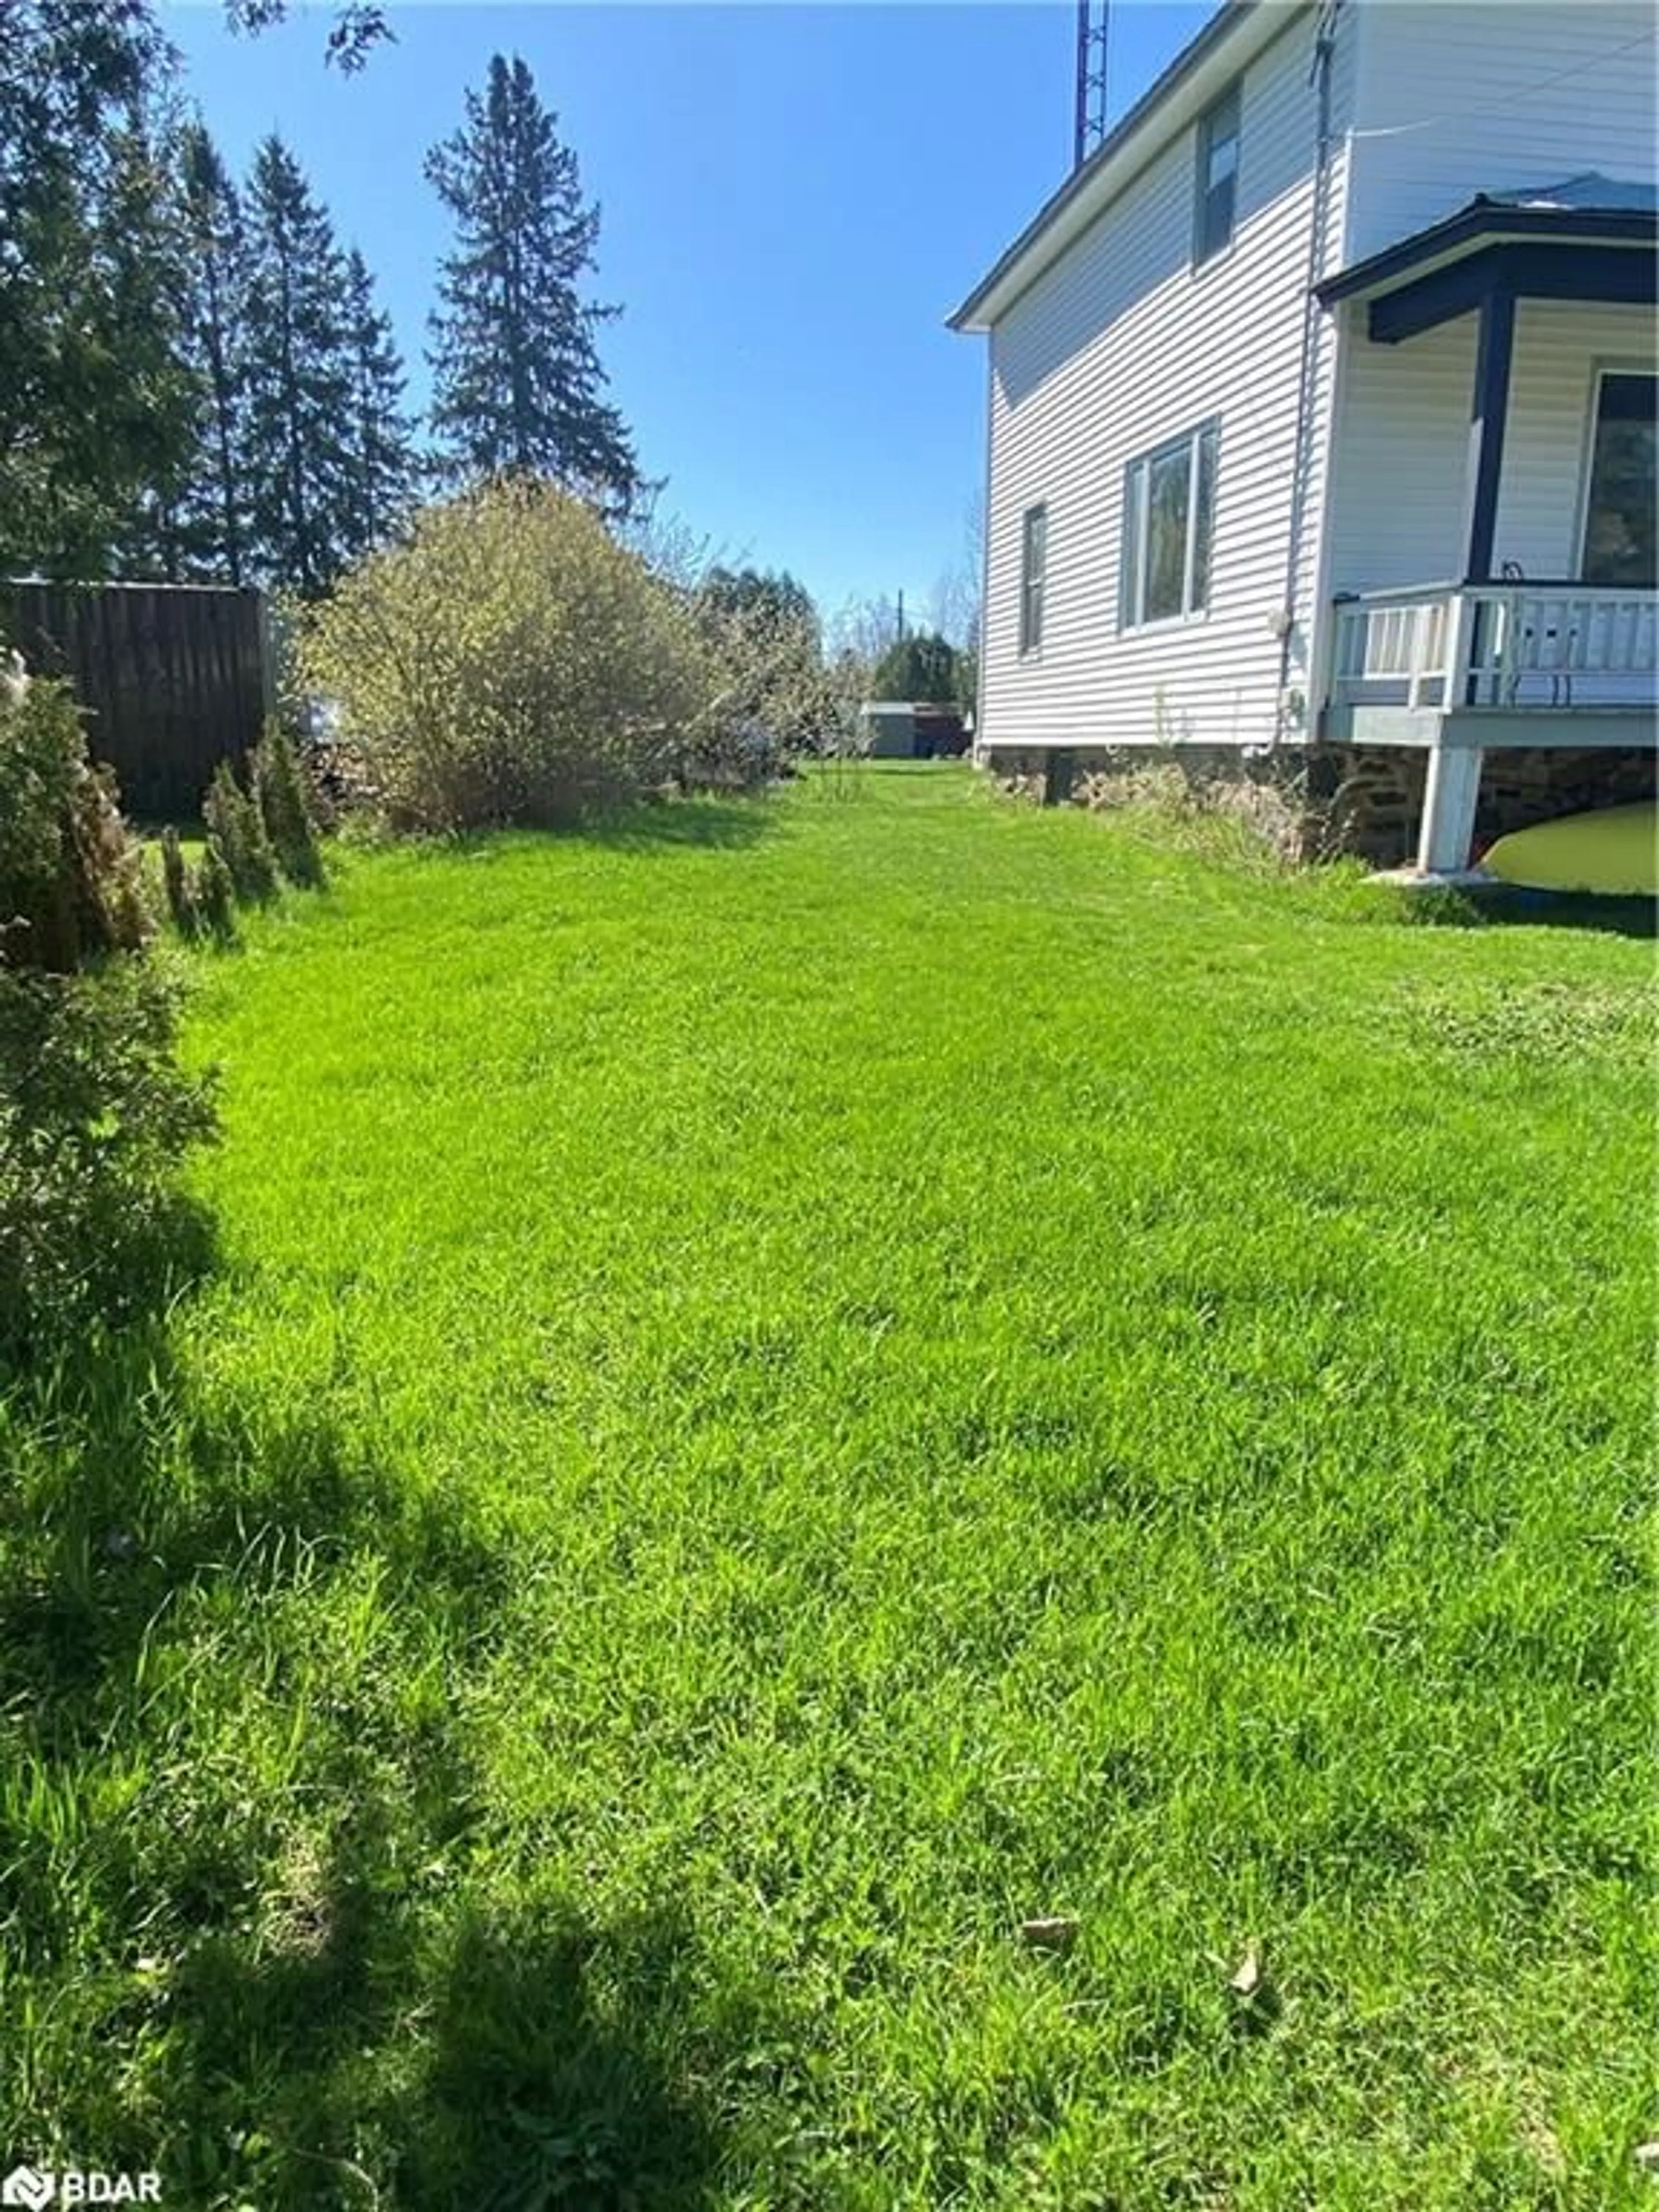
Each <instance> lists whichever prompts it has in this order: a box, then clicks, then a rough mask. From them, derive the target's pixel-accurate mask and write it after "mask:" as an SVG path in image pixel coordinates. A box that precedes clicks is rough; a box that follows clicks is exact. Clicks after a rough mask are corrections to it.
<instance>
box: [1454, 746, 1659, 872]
mask: <svg viewBox="0 0 1659 2212" xmlns="http://www.w3.org/2000/svg"><path fill="white" fill-rule="evenodd" d="M1656 769H1659V753H1656V751H1655V750H1654V749H1653V747H1652V746H1650V745H1598V746H1596V747H1595V748H1594V749H1591V748H1589V747H1586V748H1584V749H1583V750H1571V749H1570V748H1569V747H1567V746H1565V745H1533V746H1529V747H1528V749H1527V750H1525V751H1515V752H1510V751H1504V752H1490V753H1488V754H1487V755H1486V760H1485V761H1484V762H1483V763H1482V764H1481V769H1480V799H1478V800H1477V802H1476V804H1475V810H1474V842H1475V847H1476V849H1477V850H1480V848H1482V847H1484V846H1487V845H1490V844H1492V843H1494V842H1496V840H1497V839H1498V838H1499V837H1504V836H1508V835H1509V833H1510V830H1511V829H1531V828H1532V826H1533V824H1534V823H1536V822H1553V821H1554V819H1555V818H1556V817H1557V816H1558V815H1560V814H1586V813H1588V812H1589V810H1590V809H1591V808H1592V807H1595V806H1624V805H1635V804H1636V803H1637V801H1638V800H1639V799H1653V798H1655V797H1659V781H1656V775H1655V770H1656Z"/></svg>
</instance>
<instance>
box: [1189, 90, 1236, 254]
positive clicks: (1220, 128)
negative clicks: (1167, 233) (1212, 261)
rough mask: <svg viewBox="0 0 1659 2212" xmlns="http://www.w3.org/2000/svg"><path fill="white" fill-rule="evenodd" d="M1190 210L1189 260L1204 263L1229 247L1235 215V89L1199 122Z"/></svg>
mask: <svg viewBox="0 0 1659 2212" xmlns="http://www.w3.org/2000/svg"><path fill="white" fill-rule="evenodd" d="M1194 181H1195V184H1196V192H1195V196H1194V209H1193V260H1194V264H1196V263H1198V262H1201V261H1207V260H1208V259H1209V258H1210V257H1211V255H1212V254H1215V253H1219V252H1221V250H1222V248H1223V247H1224V246H1231V244H1232V238H1233V221H1234V218H1235V216H1237V212H1238V87H1237V85H1234V86H1233V88H1232V89H1231V91H1230V92H1226V93H1224V94H1222V96H1221V98H1220V99H1219V100H1217V102H1216V104H1215V106H1213V107H1212V108H1211V109H1210V111H1209V112H1208V113H1207V114H1206V115H1204V116H1202V117H1200V119H1199V125H1198V174H1197V177H1196V179H1195V180H1194Z"/></svg>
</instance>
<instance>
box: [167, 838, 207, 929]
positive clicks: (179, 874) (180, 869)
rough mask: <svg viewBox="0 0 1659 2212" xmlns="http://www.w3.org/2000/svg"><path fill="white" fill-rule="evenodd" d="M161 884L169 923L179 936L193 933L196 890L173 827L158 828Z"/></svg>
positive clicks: (196, 923)
mask: <svg viewBox="0 0 1659 2212" xmlns="http://www.w3.org/2000/svg"><path fill="white" fill-rule="evenodd" d="M161 887H162V889H163V890H165V891H166V893H167V912H168V913H169V914H170V915H172V916H173V927H174V928H175V929H176V930H177V931H178V933H179V936H180V937H184V938H191V937H194V936H195V934H196V932H197V927H198V924H199V921H200V917H199V915H197V911H196V892H195V889H194V887H193V885H192V884H191V880H190V870H189V868H188V866H186V864H185V848H184V847H183V846H182V845H181V844H180V843H179V832H178V831H177V830H176V829H164V830H163V831H162V832H161Z"/></svg>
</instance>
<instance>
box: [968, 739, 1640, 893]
mask: <svg viewBox="0 0 1659 2212" xmlns="http://www.w3.org/2000/svg"><path fill="white" fill-rule="evenodd" d="M982 764H983V765H984V766H985V767H986V768H987V769H988V770H989V771H990V773H991V774H992V775H994V776H995V777H996V779H997V781H999V783H1000V785H1001V786H1002V787H1003V788H1004V789H1005V790H1006V791H1008V792H1010V793H1012V794H1014V795H1016V796H1018V797H1020V798H1024V799H1034V800H1036V801H1038V802H1039V803H1041V804H1042V805H1050V806H1054V805H1062V804H1064V803H1065V802H1066V801H1067V800H1068V799H1072V798H1073V796H1074V795H1076V796H1077V797H1078V798H1079V799H1082V800H1083V803H1085V804H1087V803H1089V789H1090V787H1091V783H1092V780H1093V779H1095V778H1097V777H1106V778H1131V777H1134V776H1144V775H1146V773H1147V771H1148V770H1150V769H1164V770H1165V771H1169V772H1172V773H1174V774H1176V775H1179V776H1180V777H1182V780H1183V781H1185V782H1186V783H1187V784H1188V785H1189V786H1190V787H1192V788H1193V789H1194V790H1195V791H1198V790H1202V789H1203V788H1204V787H1206V786H1209V787H1213V786H1215V785H1217V784H1221V785H1231V786H1248V787H1255V788H1257V789H1265V790H1270V791H1272V792H1274V793H1277V794H1279V797H1280V798H1281V799H1283V800H1284V801H1285V804H1286V805H1288V806H1290V807H1292V808H1294V809H1295V810H1296V811H1297V812H1299V814H1300V817H1301V835H1300V843H1301V853H1302V857H1303V858H1304V859H1307V860H1323V859H1329V858H1333V857H1334V856H1335V855H1336V854H1340V853H1351V854H1357V855H1358V857H1359V858H1360V859H1361V860H1368V861H1369V862H1370V864H1371V866H1373V867H1378V868H1398V867H1405V866H1409V865H1410V864H1411V863H1412V862H1413V860H1415V858H1416V856H1417V839H1418V832H1419V828H1420V827H1421V823H1422V818H1423V796H1424V787H1425V782H1426V781H1427V776H1428V756H1427V754H1426V753H1425V752H1424V751H1422V750H1419V749H1418V748H1416V747H1414V746H1408V745H1339V744H1310V745H1284V746H1280V747H1278V748H1277V749H1275V750H1273V751H1271V752H1257V753H1246V752H1244V751H1242V750H1240V749H1239V748H1237V747H1236V746H1231V745H1202V746H1200V745H1181V746H1174V747H1171V746H1152V745H1078V746H1072V747H1066V748H1060V747H1054V748H1049V747H1048V746H1036V745H1032V746H1024V747H1018V746H1008V747H994V748H991V749H989V750H987V752H986V754H985V755H984V756H983V762H982ZM1656 767H1659V754H1656V752H1655V750H1654V749H1653V748H1651V747H1650V746H1644V745H1629V746H1620V747H1616V748H1614V747H1605V746H1604V747H1595V748H1588V747H1585V748H1572V747H1568V746H1565V745H1535V746H1531V747H1528V748H1527V749H1526V750H1515V751H1510V750H1497V751H1492V752H1489V753H1488V754H1487V755H1486V760H1485V762H1484V763H1483V765H1482V769H1481V776H1480V803H1479V806H1478V809H1477V811H1476V815H1475V833H1474V845H1475V850H1476V852H1477V853H1478V852H1480V850H1481V849H1482V848H1485V847H1486V846H1487V845H1490V844H1492V842H1494V841H1495V840H1496V839H1497V838H1498V837H1501V836H1506V835H1507V834H1508V832H1509V831H1510V830H1511V829H1529V828H1530V827H1531V826H1532V824H1533V823H1535V822H1549V821H1553V820H1554V819H1555V817H1557V816H1558V815H1562V814H1581V813H1583V812H1585V811H1588V810H1589V808H1591V807H1596V806H1617V805H1623V804H1625V803H1626V802H1627V801H1628V802H1634V801H1636V800H1638V799H1652V798H1654V797H1655V796H1656V792H1659V783H1656Z"/></svg>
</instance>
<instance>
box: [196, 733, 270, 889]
mask: <svg viewBox="0 0 1659 2212" xmlns="http://www.w3.org/2000/svg"><path fill="white" fill-rule="evenodd" d="M202 819H203V820H204V822H205V823H206V824H207V835H208V843H209V845H210V848H212V849H213V850H214V851H215V852H216V853H217V854H218V855H219V859H220V862H221V864H222V866H223V868H224V871H225V872H226V874H227V875H228V877H229V878H230V885H231V889H232V890H233V891H234V894H235V896H236V901H237V903H238V905H240V906H264V904H265V903H266V902H268V901H269V900H270V899H273V898H275V897H276V854H275V853H273V852H272V851H271V849H270V838H269V837H268V836H266V835H265V825H264V821H263V820H262V819H261V817H260V813H259V810H258V806H256V805H255V804H254V802H253V800H252V799H251V798H250V797H249V795H248V793H246V792H245V791H244V790H243V788H242V787H241V785H240V783H238V782H237V781H236V775H235V771H234V769H232V767H231V765H230V763H229V762H228V761H221V762H220V763H219V765H218V767H217V768H216V769H214V771H213V781H212V782H211V783H210V784H209V786H208V787H207V796H206V797H205V798H204V799H203V801H202Z"/></svg>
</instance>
